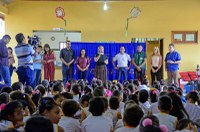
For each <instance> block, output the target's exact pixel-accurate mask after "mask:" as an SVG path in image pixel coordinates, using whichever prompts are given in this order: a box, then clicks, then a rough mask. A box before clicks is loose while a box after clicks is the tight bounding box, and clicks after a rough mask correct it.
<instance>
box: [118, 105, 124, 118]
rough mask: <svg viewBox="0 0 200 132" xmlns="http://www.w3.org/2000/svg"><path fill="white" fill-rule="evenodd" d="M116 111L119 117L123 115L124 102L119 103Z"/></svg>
mask: <svg viewBox="0 0 200 132" xmlns="http://www.w3.org/2000/svg"><path fill="white" fill-rule="evenodd" d="M118 111H119V112H120V113H121V116H122V115H123V114H124V102H120V103H119V108H118Z"/></svg>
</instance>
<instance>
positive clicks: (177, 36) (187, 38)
mask: <svg viewBox="0 0 200 132" xmlns="http://www.w3.org/2000/svg"><path fill="white" fill-rule="evenodd" d="M171 35H172V42H173V43H178V44H180V43H183V44H184V43H188V44H191V43H196V44H197V43H198V31H172V33H171Z"/></svg>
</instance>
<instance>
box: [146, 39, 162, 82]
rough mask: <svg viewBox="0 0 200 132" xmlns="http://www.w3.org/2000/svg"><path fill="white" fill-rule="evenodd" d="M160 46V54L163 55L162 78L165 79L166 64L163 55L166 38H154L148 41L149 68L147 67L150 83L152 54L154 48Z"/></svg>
mask: <svg viewBox="0 0 200 132" xmlns="http://www.w3.org/2000/svg"><path fill="white" fill-rule="evenodd" d="M154 47H158V48H159V49H160V54H161V56H162V67H161V78H162V79H163V65H164V61H163V60H164V55H163V47H164V40H163V39H158V40H152V41H147V42H146V55H147V68H146V75H147V78H148V80H149V84H151V73H150V71H151V64H150V63H151V55H152V53H153V48H154Z"/></svg>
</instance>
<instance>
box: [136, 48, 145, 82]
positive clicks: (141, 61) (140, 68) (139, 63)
mask: <svg viewBox="0 0 200 132" xmlns="http://www.w3.org/2000/svg"><path fill="white" fill-rule="evenodd" d="M146 60H147V57H146V54H145V52H143V51H142V45H141V44H139V45H138V46H137V52H135V53H134V55H133V59H132V63H133V65H134V79H138V78H139V79H140V81H141V82H142V81H143V79H144V76H145V69H146Z"/></svg>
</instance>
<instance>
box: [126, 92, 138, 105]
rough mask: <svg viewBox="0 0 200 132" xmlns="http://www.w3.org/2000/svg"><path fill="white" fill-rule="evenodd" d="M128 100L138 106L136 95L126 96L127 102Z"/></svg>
mask: <svg viewBox="0 0 200 132" xmlns="http://www.w3.org/2000/svg"><path fill="white" fill-rule="evenodd" d="M130 100H132V101H134V102H135V103H136V104H139V102H138V95H137V94H136V93H134V94H130V95H129V96H128V98H127V101H130Z"/></svg>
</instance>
